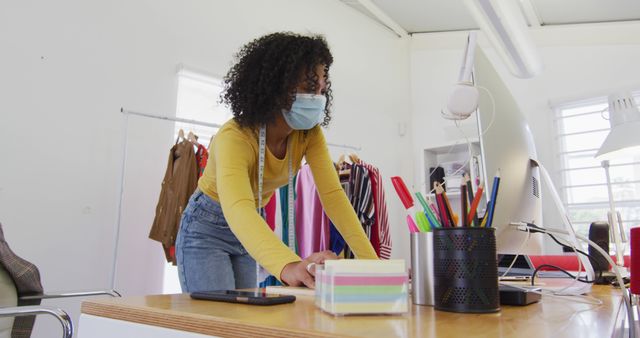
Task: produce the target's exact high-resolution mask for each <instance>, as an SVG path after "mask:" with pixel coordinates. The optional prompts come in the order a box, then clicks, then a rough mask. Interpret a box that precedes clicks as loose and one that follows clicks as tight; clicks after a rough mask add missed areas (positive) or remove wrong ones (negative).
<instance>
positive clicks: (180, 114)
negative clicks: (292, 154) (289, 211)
mask: <svg viewBox="0 0 640 338" xmlns="http://www.w3.org/2000/svg"><path fill="white" fill-rule="evenodd" d="M222 90H223V85H222V80H221V79H219V78H215V77H212V76H209V75H205V74H204V73H201V72H197V71H192V70H188V69H185V68H184V67H181V69H180V71H179V72H178V98H177V102H176V117H177V118H181V119H186V120H194V121H200V122H206V123H215V124H218V125H222V124H224V123H225V122H226V121H227V120H229V119H230V118H231V117H232V113H231V111H230V110H229V108H227V107H226V106H224V105H222V104H221V103H220V102H219V101H220V93H222ZM180 129H182V130H183V131H184V133H185V136H186V135H187V134H188V133H189V132H192V133H194V134H195V135H197V136H198V143H200V144H202V145H203V146H205V147H207V148H208V147H209V141H210V140H211V137H212V136H213V135H215V133H216V132H217V131H218V129H217V128H212V127H208V126H199V125H194V124H190V123H183V122H176V123H175V128H174V136H173V137H174V139H177V137H178V131H179V130H180ZM181 292H182V291H181V289H180V282H179V280H178V270H177V268H176V267H175V266H173V265H171V263H167V264H166V265H165V271H164V283H163V293H165V294H167V293H181Z"/></svg>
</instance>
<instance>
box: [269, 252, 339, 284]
mask: <svg viewBox="0 0 640 338" xmlns="http://www.w3.org/2000/svg"><path fill="white" fill-rule="evenodd" d="M328 259H338V256H336V254H334V253H333V252H332V251H329V250H327V251H322V252H315V253H313V254H311V255H310V256H309V257H307V258H305V259H303V260H302V261H300V262H292V263H289V264H287V265H285V267H284V269H282V272H281V273H280V280H281V281H283V282H284V283H285V284H287V285H289V286H306V287H308V288H315V285H316V283H315V280H314V278H313V276H314V275H315V264H323V263H324V261H325V260H328ZM312 263H313V264H312Z"/></svg>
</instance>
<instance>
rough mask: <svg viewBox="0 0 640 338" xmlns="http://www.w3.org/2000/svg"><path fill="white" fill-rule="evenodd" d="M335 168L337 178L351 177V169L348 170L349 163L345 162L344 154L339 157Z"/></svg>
mask: <svg viewBox="0 0 640 338" xmlns="http://www.w3.org/2000/svg"><path fill="white" fill-rule="evenodd" d="M349 159H351V158H349ZM336 166H337V169H338V176H344V175H347V176H348V175H351V169H350V166H349V163H348V162H347V161H346V160H345V155H344V154H341V155H340V157H339V158H338V163H337V165H336Z"/></svg>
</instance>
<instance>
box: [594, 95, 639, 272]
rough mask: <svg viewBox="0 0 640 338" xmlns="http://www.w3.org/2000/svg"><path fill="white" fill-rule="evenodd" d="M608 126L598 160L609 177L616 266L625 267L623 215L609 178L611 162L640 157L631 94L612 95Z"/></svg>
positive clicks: (609, 215)
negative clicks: (616, 203)
mask: <svg viewBox="0 0 640 338" xmlns="http://www.w3.org/2000/svg"><path fill="white" fill-rule="evenodd" d="M609 123H610V124H611V130H610V131H609V135H607V138H606V139H605V140H604V142H603V143H602V146H601V147H600V150H599V151H598V153H597V154H596V159H598V160H600V161H602V162H601V165H602V167H603V168H604V170H605V175H606V178H607V192H608V194H609V212H608V219H609V227H610V228H611V233H612V236H613V240H614V242H615V244H616V264H617V265H618V266H620V267H622V266H624V257H623V254H624V253H623V249H622V243H623V242H626V236H625V231H624V227H623V225H622V220H621V219H620V214H619V213H618V212H616V207H615V201H614V198H613V190H612V188H611V178H610V177H609V160H611V159H613V158H617V157H621V156H625V155H627V156H628V155H633V154H640V111H638V107H637V106H636V104H635V102H634V99H633V96H632V95H631V93H629V92H620V93H615V94H611V95H609Z"/></svg>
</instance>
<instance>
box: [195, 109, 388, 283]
mask: <svg viewBox="0 0 640 338" xmlns="http://www.w3.org/2000/svg"><path fill="white" fill-rule="evenodd" d="M288 142H289V147H288V150H287V153H286V156H285V158H283V159H278V158H277V157H275V156H274V155H273V154H272V153H271V152H270V151H269V148H268V147H267V148H266V151H265V168H264V178H263V187H262V191H263V196H262V201H263V206H264V204H266V203H267V202H268V201H269V198H270V197H271V195H272V194H273V192H274V191H275V189H278V188H279V187H281V186H283V185H286V184H287V183H288V181H289V157H290V156H293V158H292V160H293V172H294V174H295V173H296V172H297V171H298V169H300V164H301V162H302V158H303V156H304V157H305V158H306V160H307V163H308V164H309V166H310V167H311V172H312V174H313V179H314V181H315V183H316V186H317V188H318V193H319V196H320V201H321V203H322V206H323V207H324V210H325V212H326V214H327V216H329V218H330V219H331V221H332V222H333V223H334V225H335V226H336V228H337V229H338V231H339V232H340V234H341V235H342V237H344V239H345V241H346V242H347V243H348V244H349V246H350V247H351V249H352V250H353V252H354V254H355V255H356V257H357V258H359V259H377V256H376V253H375V251H374V249H373V247H372V246H371V243H370V242H369V240H368V239H367V237H366V235H365V233H364V230H363V229H362V225H361V224H360V221H359V220H358V218H357V216H356V214H355V212H354V211H353V207H352V206H351V204H350V202H349V200H348V199H347V196H346V194H345V193H344V190H342V187H341V186H340V181H339V179H338V175H337V173H336V170H335V168H334V166H333V162H332V161H331V157H330V156H329V151H328V150H327V145H326V141H325V138H324V134H323V133H322V130H321V129H320V126H316V127H315V128H313V129H311V130H309V131H308V132H307V135H304V132H303V131H297V130H294V131H293V132H292V133H291V134H290V135H289V138H288ZM210 149H211V150H212V152H213V156H209V160H208V162H207V166H206V168H205V170H204V174H203V175H202V177H201V178H200V180H199V181H198V187H199V188H200V190H202V191H203V192H204V193H205V194H207V195H208V196H210V197H211V198H212V199H214V200H216V201H218V202H220V204H221V206H222V211H223V213H224V217H225V219H226V220H227V223H228V224H229V227H230V228H231V231H233V233H234V234H235V235H236V237H238V239H239V240H240V242H241V243H242V245H243V246H244V248H245V249H246V250H247V251H248V252H249V254H251V256H252V257H253V258H255V259H256V261H257V262H258V263H259V264H260V265H262V266H263V267H264V268H265V269H267V271H269V272H270V273H271V274H272V275H274V276H275V277H276V278H278V279H279V278H280V273H281V272H282V269H283V268H284V267H285V265H287V264H289V263H291V262H297V261H300V260H301V259H300V257H298V256H297V255H296V254H295V253H294V252H292V251H291V250H290V249H289V248H288V247H287V246H286V245H284V243H283V242H282V241H281V240H280V239H279V238H278V237H277V236H276V235H275V234H274V233H273V232H272V231H271V229H270V228H269V226H268V225H267V223H266V222H265V221H264V219H263V218H262V217H260V215H259V214H258V211H257V209H256V204H257V200H258V198H257V197H258V169H259V163H258V152H259V145H258V132H257V130H253V129H249V128H241V127H240V126H239V125H238V124H237V123H236V121H235V120H233V119H231V120H230V121H229V122H227V123H225V124H224V126H222V128H220V130H219V131H218V133H217V134H216V136H215V138H214V141H213V145H212V146H211V147H210Z"/></svg>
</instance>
